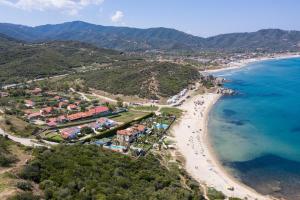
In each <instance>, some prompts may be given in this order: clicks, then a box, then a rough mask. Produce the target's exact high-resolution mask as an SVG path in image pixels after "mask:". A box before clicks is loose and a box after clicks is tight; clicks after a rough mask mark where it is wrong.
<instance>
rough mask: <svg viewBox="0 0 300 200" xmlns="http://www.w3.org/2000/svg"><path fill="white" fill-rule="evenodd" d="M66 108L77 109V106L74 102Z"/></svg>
mask: <svg viewBox="0 0 300 200" xmlns="http://www.w3.org/2000/svg"><path fill="white" fill-rule="evenodd" d="M67 109H68V110H69V111H72V110H76V109H77V106H76V105H75V104H69V105H68V107H67Z"/></svg>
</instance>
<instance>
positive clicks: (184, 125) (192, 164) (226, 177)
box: [172, 94, 272, 200]
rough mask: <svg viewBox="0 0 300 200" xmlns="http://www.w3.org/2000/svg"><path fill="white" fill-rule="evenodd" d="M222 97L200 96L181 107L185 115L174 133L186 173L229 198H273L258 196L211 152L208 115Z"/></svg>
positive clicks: (263, 199) (261, 199)
mask: <svg viewBox="0 0 300 200" xmlns="http://www.w3.org/2000/svg"><path fill="white" fill-rule="evenodd" d="M219 97H220V95H218V94H204V95H197V96H194V97H192V98H190V99H187V100H186V102H185V103H184V104H183V105H182V106H181V107H180V108H181V109H182V110H184V111H185V113H184V115H183V116H182V118H181V119H180V120H179V121H178V122H177V123H176V124H175V125H174V126H173V128H172V134H173V136H174V138H175V141H176V144H177V149H178V150H179V152H180V153H181V154H182V155H183V156H184V157H185V161H186V163H185V168H186V170H187V172H188V173H189V174H190V175H191V176H192V177H193V178H195V179H196V180H197V181H198V182H199V183H201V184H205V185H206V186H209V187H210V186H211V187H214V188H216V189H217V190H219V191H222V192H223V193H224V194H225V195H226V196H229V197H239V198H244V197H247V198H248V199H249V200H250V199H253V200H254V199H259V200H267V199H272V198H270V197H267V196H263V195H260V194H258V193H257V192H255V191H254V190H252V189H251V188H249V187H247V186H245V185H244V184H242V183H240V182H238V181H237V180H235V179H234V178H233V177H231V175H230V174H228V173H227V172H225V171H224V169H223V167H222V166H221V165H220V164H219V162H218V160H217V159H216V158H215V155H214V154H213V152H212V150H211V149H210V144H209V141H208V137H207V120H208V113H209V111H210V109H211V107H212V106H213V105H214V103H215V102H216V101H217V100H218V99H219ZM196 101H203V102H204V104H203V105H195V103H194V102H196ZM230 187H233V188H234V191H231V190H228V188H230Z"/></svg>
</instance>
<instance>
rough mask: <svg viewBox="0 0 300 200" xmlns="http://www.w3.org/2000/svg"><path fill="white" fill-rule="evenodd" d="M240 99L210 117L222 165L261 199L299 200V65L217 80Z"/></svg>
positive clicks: (267, 65)
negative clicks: (267, 195)
mask: <svg viewBox="0 0 300 200" xmlns="http://www.w3.org/2000/svg"><path fill="white" fill-rule="evenodd" d="M215 75H218V76H223V77H225V78H226V79H229V80H231V82H230V83H227V84H225V86H226V87H228V88H232V89H234V90H236V91H238V93H239V94H238V95H236V96H231V97H223V98H222V99H221V100H219V101H218V103H217V104H216V105H215V106H214V108H213V109H212V111H211V113H210V120H209V132H210V139H211V142H212V145H213V147H214V150H215V153H216V154H217V156H218V157H219V159H220V161H221V163H222V164H223V165H224V166H225V168H226V169H227V170H229V171H230V172H231V173H232V174H233V175H234V176H235V177H237V178H238V179H240V180H241V181H242V182H244V183H245V184H246V185H249V186H251V187H253V188H254V189H256V190H257V191H258V192H261V193H264V194H271V195H274V196H277V197H285V198H286V199H290V200H298V199H299V200H300V59H298V58H293V59H284V60H272V61H266V62H260V63H255V64H251V65H249V66H248V67H245V68H242V69H239V70H235V71H227V72H222V73H219V74H215Z"/></svg>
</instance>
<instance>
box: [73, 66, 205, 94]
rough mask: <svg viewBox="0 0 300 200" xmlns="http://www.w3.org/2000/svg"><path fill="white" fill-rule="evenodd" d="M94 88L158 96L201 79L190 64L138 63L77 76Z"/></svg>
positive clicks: (175, 90)
mask: <svg viewBox="0 0 300 200" xmlns="http://www.w3.org/2000/svg"><path fill="white" fill-rule="evenodd" d="M74 78H75V79H76V78H80V79H83V80H84V81H85V83H86V84H87V85H88V86H89V87H92V88H96V89H100V90H104V91H106V92H110V93H112V94H124V95H137V96H139V97H146V98H153V99H157V98H158V97H159V96H162V97H168V96H171V95H174V94H177V93H178V92H180V91H181V90H182V89H183V88H185V87H187V86H188V85H189V84H190V83H192V82H194V81H195V80H198V79H199V78H200V74H199V73H198V71H197V70H196V69H195V68H193V67H190V66H183V65H177V64H173V63H156V62H149V63H148V62H138V63H135V64H133V63H127V64H124V65H122V66H118V67H109V68H105V69H101V70H96V71H90V72H86V73H83V74H80V75H77V76H75V77H74Z"/></svg>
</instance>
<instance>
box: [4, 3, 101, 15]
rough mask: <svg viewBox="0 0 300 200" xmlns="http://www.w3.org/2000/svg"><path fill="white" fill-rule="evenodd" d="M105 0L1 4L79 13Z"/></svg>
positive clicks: (20, 7)
mask: <svg viewBox="0 0 300 200" xmlns="http://www.w3.org/2000/svg"><path fill="white" fill-rule="evenodd" d="M103 1H104V0H0V5H1V4H2V5H7V6H11V7H15V8H18V9H22V10H29V11H31V10H39V11H45V10H61V11H64V12H67V13H68V14H71V15H74V14H77V13H78V11H79V10H81V9H83V8H84V7H86V6H89V5H99V4H101V3H102V2H103Z"/></svg>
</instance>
